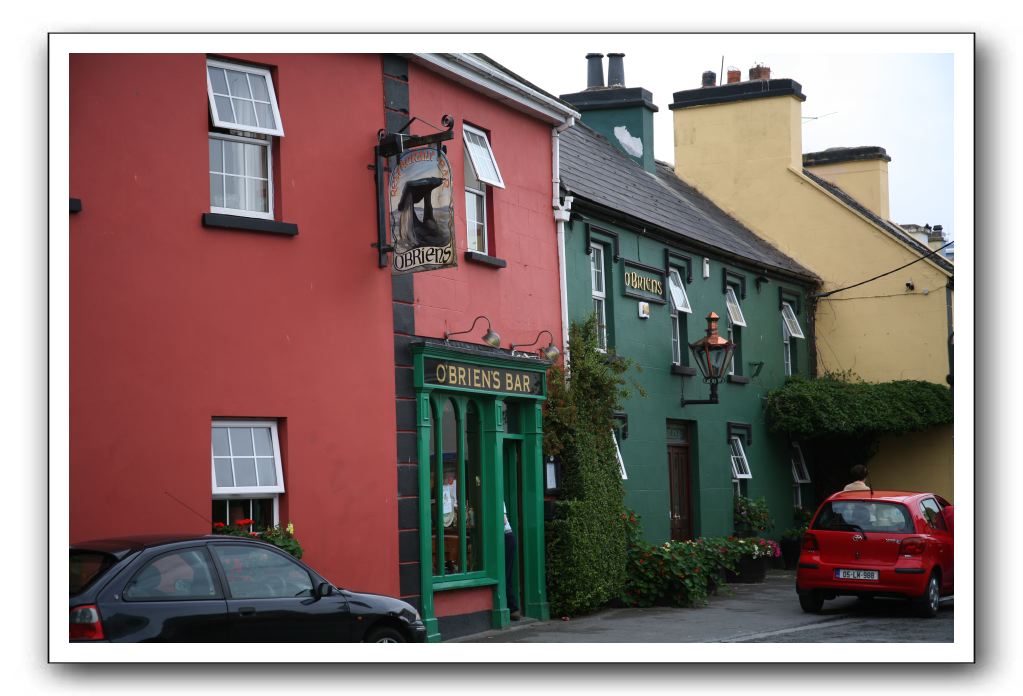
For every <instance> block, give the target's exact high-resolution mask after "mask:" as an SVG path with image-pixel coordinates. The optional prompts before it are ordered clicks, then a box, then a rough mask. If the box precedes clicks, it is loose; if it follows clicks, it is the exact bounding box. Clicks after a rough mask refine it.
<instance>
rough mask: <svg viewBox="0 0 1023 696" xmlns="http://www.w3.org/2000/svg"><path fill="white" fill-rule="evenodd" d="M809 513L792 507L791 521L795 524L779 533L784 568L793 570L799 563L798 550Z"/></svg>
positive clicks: (800, 547)
mask: <svg viewBox="0 0 1023 696" xmlns="http://www.w3.org/2000/svg"><path fill="white" fill-rule="evenodd" d="M810 517H811V513H810V511H809V510H806V509H804V508H801V507H797V508H793V510H792V521H793V522H794V524H795V526H793V527H790V528H788V529H786V530H785V531H784V532H782V533H781V556H782V559H783V560H784V562H785V570H793V569H794V568H795V567H796V566H797V565H798V564H799V552H800V551H801V549H802V546H803V534H805V533H806V529H807V527H808V526H809V524H810Z"/></svg>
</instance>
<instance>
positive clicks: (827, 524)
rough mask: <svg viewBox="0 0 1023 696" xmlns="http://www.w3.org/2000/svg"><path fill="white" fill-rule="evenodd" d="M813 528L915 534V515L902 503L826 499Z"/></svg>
mask: <svg viewBox="0 0 1023 696" xmlns="http://www.w3.org/2000/svg"><path fill="white" fill-rule="evenodd" d="M813 529H823V530H828V529H830V530H836V531H847V532H852V531H857V530H859V531H864V532H888V533H892V534H912V533H913V532H914V531H915V530H914V528H913V518H912V517H911V516H910V514H909V510H908V509H906V506H905V505H902V504H901V503H887V502H879V501H873V500H833V501H831V502H829V503H825V504H824V506H823V507H822V508H821V511H820V514H818V515H817V519H815V520H814V522H813Z"/></svg>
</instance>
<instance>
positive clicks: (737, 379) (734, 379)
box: [728, 375, 749, 384]
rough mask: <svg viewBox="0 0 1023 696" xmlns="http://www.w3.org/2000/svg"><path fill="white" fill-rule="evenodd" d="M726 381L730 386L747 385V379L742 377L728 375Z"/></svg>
mask: <svg viewBox="0 0 1023 696" xmlns="http://www.w3.org/2000/svg"><path fill="white" fill-rule="evenodd" d="M728 381H729V382H730V383H732V384H749V377H743V376H742V375H728Z"/></svg>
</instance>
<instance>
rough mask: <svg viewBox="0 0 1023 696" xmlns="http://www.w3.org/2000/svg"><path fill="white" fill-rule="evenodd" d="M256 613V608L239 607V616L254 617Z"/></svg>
mask: <svg viewBox="0 0 1023 696" xmlns="http://www.w3.org/2000/svg"><path fill="white" fill-rule="evenodd" d="M255 613H256V607H238V614H239V615H241V616H252V615H253V614H255Z"/></svg>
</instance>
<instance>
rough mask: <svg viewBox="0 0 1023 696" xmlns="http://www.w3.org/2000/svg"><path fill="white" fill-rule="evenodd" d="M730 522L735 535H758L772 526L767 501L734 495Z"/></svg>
mask: <svg viewBox="0 0 1023 696" xmlns="http://www.w3.org/2000/svg"><path fill="white" fill-rule="evenodd" d="M732 522H733V524H734V526H735V536H737V537H753V536H759V535H760V534H763V533H764V532H767V531H769V530H770V529H771V528H773V527H774V522H772V521H771V511H770V510H768V508H767V501H766V500H764V499H763V498H758V499H756V500H753V499H752V498H747V497H746V496H743V495H737V496H735V503H734V507H733V514H732Z"/></svg>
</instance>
